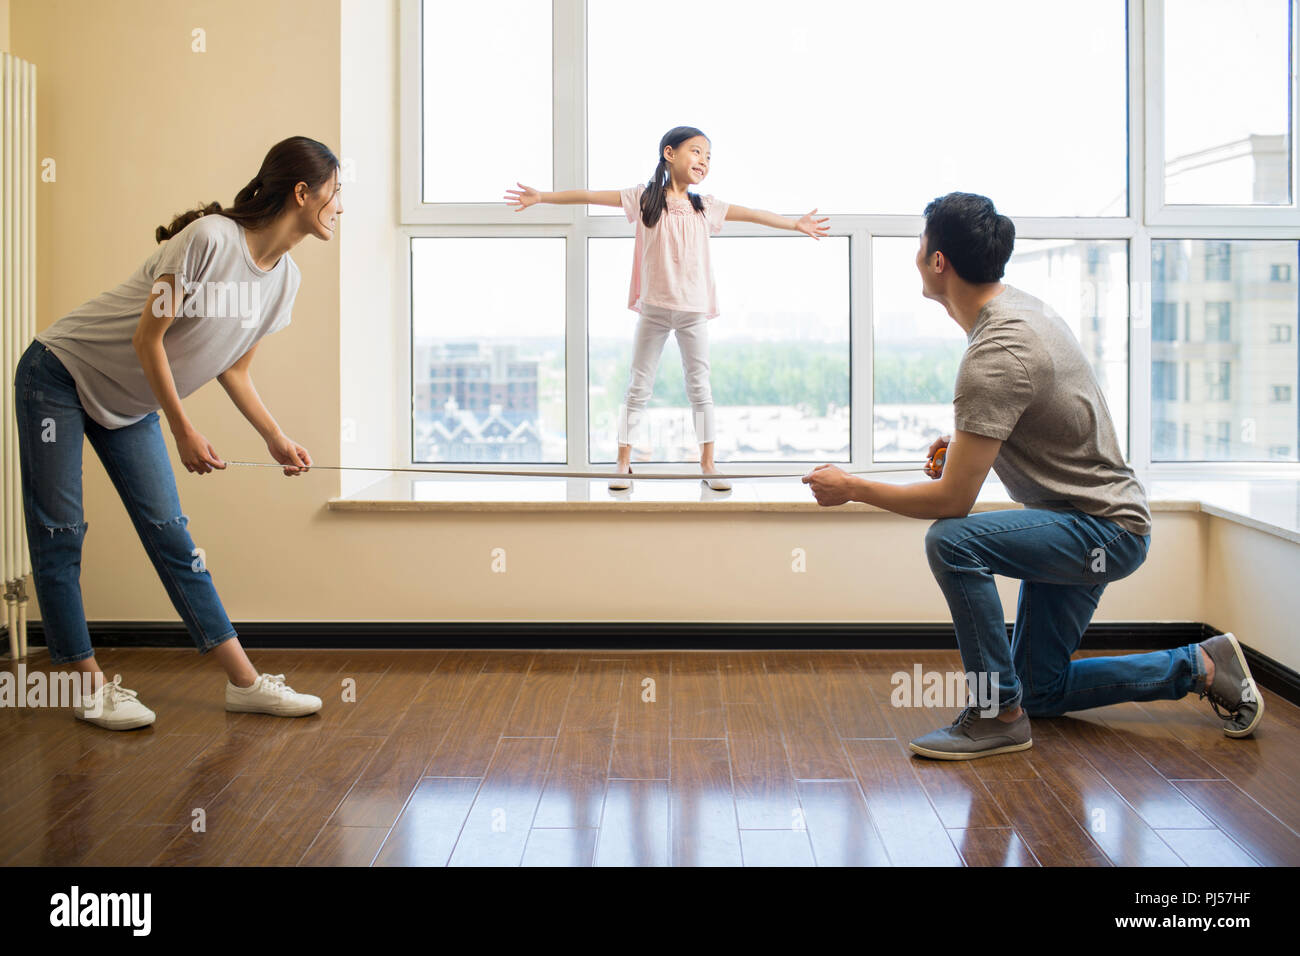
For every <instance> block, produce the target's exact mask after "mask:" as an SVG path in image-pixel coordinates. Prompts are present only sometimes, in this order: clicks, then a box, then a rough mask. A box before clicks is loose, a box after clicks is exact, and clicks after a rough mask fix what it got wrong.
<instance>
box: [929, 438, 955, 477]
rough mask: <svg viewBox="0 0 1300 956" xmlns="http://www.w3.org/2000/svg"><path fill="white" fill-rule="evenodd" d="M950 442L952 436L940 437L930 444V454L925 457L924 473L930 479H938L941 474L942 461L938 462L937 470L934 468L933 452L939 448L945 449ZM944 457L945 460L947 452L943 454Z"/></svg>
mask: <svg viewBox="0 0 1300 956" xmlns="http://www.w3.org/2000/svg"><path fill="white" fill-rule="evenodd" d="M951 441H952V436H950V435H941V436H940V437H938V438H936V439H935V440H934V441H933V442H931V443H930V453H929V454H928V455H926V459H925V469H924V471H925V473H926V474H927V475H929V476H930V477H931V478H938V477H939V476H941V475H942V474H943V462H942V461H940V462H939V465H938V467H937V468H936V467H935V466H934V454H935V452H937V451H938V450H939V449H940V448H947V447H948V445H949V443H950V442H951ZM944 457H945V458H946V457H947V452H945V453H944Z"/></svg>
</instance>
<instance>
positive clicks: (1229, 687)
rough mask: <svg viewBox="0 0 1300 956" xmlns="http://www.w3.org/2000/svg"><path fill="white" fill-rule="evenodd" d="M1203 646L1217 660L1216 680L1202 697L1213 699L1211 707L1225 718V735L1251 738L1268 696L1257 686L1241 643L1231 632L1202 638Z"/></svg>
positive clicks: (1202, 691) (1215, 663)
mask: <svg viewBox="0 0 1300 956" xmlns="http://www.w3.org/2000/svg"><path fill="white" fill-rule="evenodd" d="M1200 646H1201V647H1202V648H1203V649H1204V650H1205V653H1206V654H1207V655H1208V656H1209V658H1210V660H1212V661H1214V683H1212V684H1211V685H1210V686H1208V687H1205V688H1203V689H1202V690H1201V692H1200V696H1201V697H1202V698H1205V697H1208V698H1210V706H1211V707H1213V708H1214V712H1215V714H1217V715H1218V717H1219V719H1220V720H1222V721H1223V732H1224V733H1225V734H1227V735H1228V736H1229V737H1249V736H1250V735H1251V734H1252V733H1254V732H1255V728H1256V727H1258V726H1259V722H1260V719H1261V718H1263V716H1264V698H1263V697H1262V696H1261V695H1260V693H1259V688H1258V687H1256V686H1255V678H1253V677H1251V676H1250V668H1249V667H1247V666H1246V655H1245V653H1243V652H1242V649H1241V644H1239V643H1238V642H1237V638H1236V637H1235V636H1233V635H1232V634H1231V633H1229V634H1219V635H1217V636H1215V637H1212V638H1210V639H1209V640H1206V641H1201V644H1200ZM1220 707H1222V708H1223V710H1219V708H1220ZM1224 711H1227V713H1224Z"/></svg>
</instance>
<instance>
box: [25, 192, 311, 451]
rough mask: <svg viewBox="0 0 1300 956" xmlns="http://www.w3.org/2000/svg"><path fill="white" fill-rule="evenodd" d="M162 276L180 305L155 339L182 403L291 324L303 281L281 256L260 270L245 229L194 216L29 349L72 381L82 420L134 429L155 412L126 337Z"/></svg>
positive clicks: (225, 220) (222, 219) (216, 217)
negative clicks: (176, 289) (50, 359)
mask: <svg viewBox="0 0 1300 956" xmlns="http://www.w3.org/2000/svg"><path fill="white" fill-rule="evenodd" d="M168 274H171V275H175V276H176V278H177V280H178V282H179V283H180V289H181V292H182V299H181V303H180V308H179V309H176V310H175V313H174V314H175V316H176V317H175V319H174V320H173V321H172V323H171V325H169V326H168V327H167V331H166V332H164V333H163V339H162V341H163V349H164V350H165V351H166V353H167V363H168V365H169V366H170V367H171V373H172V379H173V380H174V381H175V383H176V394H177V395H178V396H180V397H181V398H184V397H185V396H187V395H189V394H190V393H191V392H194V391H196V390H197V389H199V388H200V387H201V386H203V385H205V384H206V383H207V382H209V381H211V380H212V379H214V378H216V377H217V376H218V375H220V374H221V373H222V372H224V371H226V370H227V369H228V368H230V366H232V365H234V364H235V362H237V361H238V360H239V359H240V358H241V357H242V356H243V355H244V353H245V352H247V351H248V350H249V349H250V348H252V347H253V346H254V345H255V344H256V343H257V342H258V341H259V340H260V339H261V338H262V337H263V336H266V335H270V334H271V333H272V332H278V331H280V330H281V329H282V328H284V327H285V326H286V325H288V324H289V321H290V313H291V311H292V309H293V300H294V296H295V295H297V293H298V285H299V283H300V281H301V274H300V273H299V271H298V266H297V264H295V263H294V261H293V259H292V258H290V256H289V254H288V253H287V252H286V253H284V255H282V256H281V257H280V260H279V261H278V262H277V263H276V264H275V266H273V267H272V268H271V269H270V270H264V269H259V268H258V267H257V266H256V265H254V263H253V257H252V255H251V254H250V253H249V251H248V245H247V243H246V242H245V239H244V227H243V226H241V225H240V224H239V223H237V222H235V221H234V220H233V219H229V218H227V217H226V216H222V215H220V214H212V215H206V216H200V217H199V218H198V219H195V220H194V221H193V222H191V223H190V224H189V225H187V226H186V227H185V228H184V229H182V230H181V231H180V232H178V233H177V234H176V235H174V236H172V237H171V238H170V239H168V240H167V241H166V242H164V243H163V244H162V245H161V246H159V247H158V248H157V249H156V250H154V252H153V254H152V255H150V256H149V258H148V259H147V260H145V263H144V265H142V266H141V267H140V268H139V269H137V270H136V272H135V274H133V275H132V276H131V277H130V278H129V279H127V280H126V281H125V282H123V283H122V284H121V285H119V286H118V287H117V288H115V289H110V290H108V291H107V292H103V293H101V294H100V295H98V296H96V297H95V298H93V299H91V300H90V301H89V302H87V303H86V304H85V305H82V306H80V307H78V308H76V309H74V310H73V311H71V312H69V313H68V314H67V315H65V316H63V317H62V318H61V319H59V320H58V321H57V322H55V323H54V324H53V325H51V326H50V327H49V328H48V329H46V330H45V331H43V332H41V333H39V334H38V335H37V336H36V341H38V342H40V343H41V344H43V345H46V346H48V347H49V349H50V351H52V352H53V353H54V354H55V356H56V357H57V358H58V359H59V361H60V362H62V363H63V364H64V366H65V367H66V368H67V369H68V372H69V373H70V374H71V375H72V378H73V380H74V381H75V382H76V383H77V395H78V396H79V397H80V399H81V404H82V406H83V407H84V408H85V410H86V413H87V414H88V415H89V416H90V417H91V418H93V419H94V420H95V421H96V422H98V423H99V424H101V425H103V426H104V427H105V428H122V427H124V426H126V425H132V424H135V423H136V422H138V421H139V420H140V419H142V418H144V417H145V416H146V415H148V414H149V413H150V412H152V411H156V410H157V409H158V407H159V402H158V397H157V396H156V395H154V393H153V389H152V388H151V387H150V386H149V380H148V379H147V378H146V377H145V374H144V367H143V366H142V365H141V364H140V358H139V356H138V355H136V352H135V348H134V346H133V345H132V344H131V338H132V336H133V335H134V334H135V331H136V329H137V328H139V325H140V313H141V312H143V311H144V307H145V305H146V303H148V301H149V296H150V295H151V294H152V292H153V285H154V280H156V279H157V278H158V277H159V276H162V275H168ZM159 301H161V299H160V300H159ZM155 307H158V305H157V303H155ZM173 309H175V304H174V303H173Z"/></svg>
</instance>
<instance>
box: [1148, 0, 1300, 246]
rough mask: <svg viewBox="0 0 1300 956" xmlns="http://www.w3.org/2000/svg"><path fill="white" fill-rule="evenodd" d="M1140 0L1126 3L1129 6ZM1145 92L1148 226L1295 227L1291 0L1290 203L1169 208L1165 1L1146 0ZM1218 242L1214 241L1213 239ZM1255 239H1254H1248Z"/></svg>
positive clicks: (1297, 172)
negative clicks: (1166, 162) (1146, 100)
mask: <svg viewBox="0 0 1300 956" xmlns="http://www.w3.org/2000/svg"><path fill="white" fill-rule="evenodd" d="M1137 2H1140V0H1130V5H1132V4H1134V3H1137ZM1145 5H1146V22H1145V32H1146V54H1147V72H1146V84H1147V89H1148V90H1150V91H1151V96H1150V97H1149V102H1150V104H1151V106H1152V107H1153V108H1152V109H1150V110H1149V111H1148V112H1147V122H1146V142H1147V150H1148V152H1149V154H1150V155H1151V157H1152V158H1153V161H1152V162H1151V164H1150V165H1149V166H1148V167H1147V170H1146V181H1145V186H1146V213H1147V216H1146V218H1147V222H1148V223H1150V224H1151V225H1153V226H1154V225H1160V226H1184V225H1185V226H1206V225H1209V226H1281V227H1288V226H1290V227H1294V226H1296V225H1300V207H1298V206H1297V204H1296V199H1297V196H1296V193H1297V192H1298V191H1300V163H1298V162H1297V157H1298V156H1300V150H1297V148H1296V135H1295V132H1296V121H1295V112H1296V110H1297V109H1300V78H1298V76H1297V70H1296V68H1295V57H1296V48H1297V45H1298V42H1297V41H1300V17H1298V16H1297V15H1296V13H1297V10H1296V6H1295V0H1291V71H1290V73H1291V119H1290V122H1291V203H1290V204H1289V205H1286V206H1281V205H1272V206H1260V205H1240V206H1233V205H1222V204H1220V205H1195V206H1193V205H1183V204H1177V205H1169V204H1167V203H1166V202H1165V114H1164V109H1163V104H1164V102H1165V30H1164V24H1165V0H1145ZM1216 238H1217V237H1216ZM1252 238H1255V237H1252Z"/></svg>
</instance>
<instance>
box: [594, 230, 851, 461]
mask: <svg viewBox="0 0 1300 956" xmlns="http://www.w3.org/2000/svg"><path fill="white" fill-rule="evenodd" d="M632 244H633V240H631V239H622V238H619V239H592V240H590V242H589V245H588V248H589V250H590V257H589V261H590V269H589V273H588V274H589V276H590V287H589V288H590V293H589V296H588V309H589V312H590V331H589V339H588V346H587V347H588V356H589V362H590V376H591V387H590V419H589V420H590V422H591V435H590V439H591V458H592V461H593V462H612V461H613V460H614V456H615V454H616V452H617V439H618V416H619V408H620V406H621V405H622V404H623V402H624V400H625V398H626V395H627V388H628V384H629V378H630V370H631V363H632V340H633V334H634V332H635V330H636V325H637V320H638V319H639V316H638V314H637V313H636V312H632V311H629V310H628V308H627V296H628V285H629V279H630V274H631V265H632ZM709 251H710V254H711V257H712V260H713V267H714V276H715V280H716V282H717V288H718V302H719V308H720V310H721V315H719V316H718V317H717V318H716V319H712V320H710V321H709V332H708V334H709V366H710V368H709V377H710V385H711V387H712V393H713V405H714V425H715V434H716V439H715V442H716V443H715V447H714V457H715V458H716V460H717V461H719V462H723V461H802V462H811V461H815V462H817V463H819V464H820V463H821V462H822V461H847V460H848V458H849V451H850V449H849V240H848V239H847V238H846V237H842V236H834V237H830V238H826V239H822V240H821V241H820V242H813V241H811V240H809V239H808V238H807V237H806V236H799V237H793V236H790V237H779V236H774V237H772V238H761V239H760V238H732V239H722V238H713V239H710V240H709ZM642 422H643V424H644V427H642V428H641V434H640V441H634V442H633V451H632V459H633V461H698V460H699V455H700V446H699V444H698V442H697V439H696V434H695V425H694V420H693V416H692V414H691V406H690V404H689V403H688V400H687V398H686V386H685V381H684V376H683V372H682V362H681V353H680V350H679V349H678V347H677V341H676V336H675V335H674V336H669V338H668V340H667V341H666V343H665V347H664V350H663V355H662V358H661V360H660V362H659V368H658V370H657V376H656V379H655V386H654V391H653V395H652V397H651V400H650V403H649V404H648V405H647V407H646V413H645V415H644V416H643V418H642ZM633 437H634V438H636V437H637V436H636V435H635V434H634V436H633Z"/></svg>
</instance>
